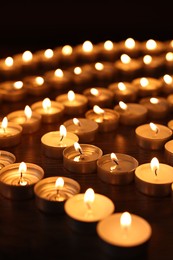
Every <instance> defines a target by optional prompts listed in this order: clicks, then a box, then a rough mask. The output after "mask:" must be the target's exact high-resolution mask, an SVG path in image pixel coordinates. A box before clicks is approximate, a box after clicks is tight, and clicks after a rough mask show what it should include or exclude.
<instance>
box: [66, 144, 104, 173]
mask: <svg viewBox="0 0 173 260" xmlns="http://www.w3.org/2000/svg"><path fill="white" fill-rule="evenodd" d="M102 154H103V152H102V150H101V149H100V148H99V147H97V146H95V145H91V144H80V145H79V143H78V142H75V143H74V145H72V146H69V147H67V148H65V149H64V150H63V165H64V168H65V169H67V170H69V171H70V172H75V173H82V174H88V173H93V172H95V171H96V169H97V160H98V159H99V158H100V157H101V156H102Z"/></svg>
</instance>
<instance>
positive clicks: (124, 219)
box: [120, 212, 132, 229]
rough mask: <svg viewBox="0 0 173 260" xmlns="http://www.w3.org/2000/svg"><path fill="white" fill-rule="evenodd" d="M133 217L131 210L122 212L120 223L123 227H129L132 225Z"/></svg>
mask: <svg viewBox="0 0 173 260" xmlns="http://www.w3.org/2000/svg"><path fill="white" fill-rule="evenodd" d="M131 223H132V217H131V215H130V213H129V212H124V213H122V215H121V217H120V225H121V227H122V228H124V229H127V228H129V227H130V226H131Z"/></svg>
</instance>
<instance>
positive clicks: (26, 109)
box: [24, 105, 32, 119]
mask: <svg viewBox="0 0 173 260" xmlns="http://www.w3.org/2000/svg"><path fill="white" fill-rule="evenodd" d="M24 113H25V116H26V118H27V119H30V118H31V117H32V110H31V108H30V107H29V106H28V105H26V106H25V109H24Z"/></svg>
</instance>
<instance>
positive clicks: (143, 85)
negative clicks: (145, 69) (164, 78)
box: [132, 77, 163, 97]
mask: <svg viewBox="0 0 173 260" xmlns="http://www.w3.org/2000/svg"><path fill="white" fill-rule="evenodd" d="M132 84H133V85H134V86H135V87H137V88H138V95H139V96H140V97H146V96H159V94H160V93H161V92H162V89H163V85H162V83H161V81H160V80H159V79H157V78H152V77H141V78H135V79H133V80H132Z"/></svg>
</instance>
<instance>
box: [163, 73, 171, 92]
mask: <svg viewBox="0 0 173 260" xmlns="http://www.w3.org/2000/svg"><path fill="white" fill-rule="evenodd" d="M160 81H161V82H162V85H163V90H162V91H163V93H164V94H166V95H169V94H173V75H172V74H171V75H169V74H164V75H163V76H162V77H160Z"/></svg>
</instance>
